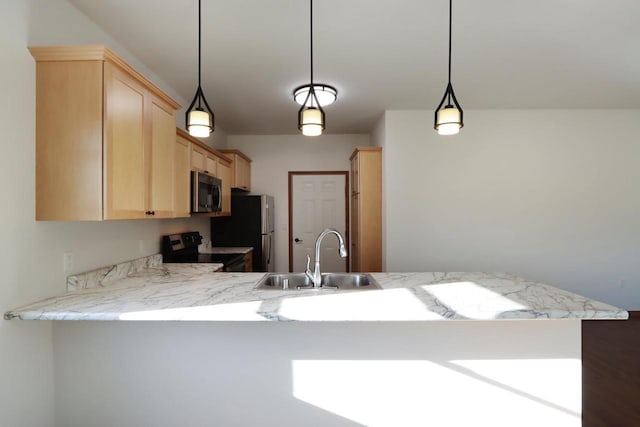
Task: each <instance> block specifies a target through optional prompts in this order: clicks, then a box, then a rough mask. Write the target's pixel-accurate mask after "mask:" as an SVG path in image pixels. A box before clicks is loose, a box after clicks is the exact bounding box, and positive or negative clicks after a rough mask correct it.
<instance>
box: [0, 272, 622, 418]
mask: <svg viewBox="0 0 640 427" xmlns="http://www.w3.org/2000/svg"><path fill="white" fill-rule="evenodd" d="M371 276H372V277H374V278H375V279H376V280H377V281H378V283H379V284H380V285H381V287H382V288H383V289H382V290H370V291H355V292H353V291H332V290H327V291H319V292H318V291H313V290H304V291H274V290H266V291H260V290H256V289H255V285H256V283H257V282H258V280H259V279H260V278H262V277H263V274H259V273H215V274H213V273H212V270H211V267H210V266H206V265H203V264H161V265H158V266H156V267H151V268H147V269H144V270H141V271H138V272H136V273H133V274H131V275H129V276H127V277H125V278H121V279H118V280H114V281H113V282H112V283H111V284H109V286H106V287H98V288H90V289H84V290H80V291H77V292H71V293H68V294H66V295H63V296H60V297H56V298H51V299H48V300H44V301H42V302H39V303H35V304H31V305H29V306H25V307H22V308H18V309H15V310H11V311H9V312H8V313H6V314H5V318H6V319H24V320H27V319H41V320H102V321H103V322H55V323H54V351H55V355H56V357H55V364H56V366H55V369H56V372H57V377H56V378H57V381H56V396H57V407H56V410H57V414H58V415H57V417H58V420H57V423H58V424H59V425H105V426H106V425H120V426H128V425H131V426H133V425H166V426H169V425H221V426H231V425H238V426H240V425H242V426H244V425H256V424H260V425H262V426H272V425H273V426H275V425H278V426H289V425H291V426H294V425H324V426H351V427H355V426H361V425H367V426H391V425H394V426H414V425H415V426H424V425H442V423H444V422H445V421H446V422H448V423H449V424H450V425H471V424H474V425H492V426H507V425H509V426H511V425H515V424H516V423H517V424H518V425H525V426H539V425H562V426H579V425H581V415H580V414H581V365H580V361H581V353H580V322H581V321H582V320H583V319H595V318H599V319H625V318H626V317H627V313H626V312H625V311H624V310H620V309H617V308H615V307H612V306H609V305H606V304H603V303H599V302H597V301H593V300H590V299H587V298H584V297H581V296H578V295H575V294H572V293H570V292H566V291H563V290H560V289H557V288H554V287H552V286H548V285H545V284H540V283H535V282H531V281H528V280H525V279H522V278H519V277H515V276H513V275H510V274H506V273H499V274H487V273H372V274H371ZM134 320H135V321H137V322H133V321H134ZM248 409H250V410H248Z"/></svg>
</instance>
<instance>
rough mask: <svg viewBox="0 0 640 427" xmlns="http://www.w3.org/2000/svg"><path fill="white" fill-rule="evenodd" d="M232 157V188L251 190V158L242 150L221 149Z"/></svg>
mask: <svg viewBox="0 0 640 427" xmlns="http://www.w3.org/2000/svg"><path fill="white" fill-rule="evenodd" d="M220 152H222V153H223V154H224V155H226V156H227V157H230V158H231V174H232V179H231V188H237V189H240V190H244V191H251V159H250V158H249V157H247V155H246V154H244V153H243V152H242V151H240V150H220Z"/></svg>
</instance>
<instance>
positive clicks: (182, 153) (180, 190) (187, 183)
mask: <svg viewBox="0 0 640 427" xmlns="http://www.w3.org/2000/svg"><path fill="white" fill-rule="evenodd" d="M175 148H176V152H175V163H174V164H175V167H174V172H175V175H174V177H173V179H174V183H175V186H174V198H173V200H174V205H173V210H174V212H175V216H176V217H188V216H191V175H190V173H191V142H190V141H189V140H188V139H186V138H185V137H184V136H182V135H180V133H179V132H177V133H176V146H175Z"/></svg>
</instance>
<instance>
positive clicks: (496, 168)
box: [383, 110, 640, 309]
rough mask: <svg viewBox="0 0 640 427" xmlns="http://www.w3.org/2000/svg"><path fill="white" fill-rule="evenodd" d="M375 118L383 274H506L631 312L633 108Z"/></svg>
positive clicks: (637, 116)
mask: <svg viewBox="0 0 640 427" xmlns="http://www.w3.org/2000/svg"><path fill="white" fill-rule="evenodd" d="M432 120H433V113H432V112H431V111H388V112H387V113H386V116H385V137H384V140H385V141H384V147H385V149H384V152H383V155H384V158H385V164H386V174H385V177H384V181H385V192H386V198H387V208H386V217H385V221H386V231H387V232H386V241H385V246H386V262H387V269H388V270H389V271H472V270H475V271H509V272H512V273H515V274H518V275H521V276H524V277H526V278H529V279H534V280H537V281H542V282H546V283H549V284H552V285H555V286H558V287H561V288H564V289H567V290H570V291H573V292H576V293H579V294H583V295H586V296H590V297H593V298H596V299H598V300H601V301H604V302H608V303H611V304H614V305H618V306H620V307H623V308H626V309H640V269H638V265H639V263H640V239H639V238H638V236H639V235H640V192H639V190H638V188H639V184H640V167H638V159H640V143H639V141H640V111H638V110H616V111H612V110H608V111H599V110H558V111H552V110H510V111H499V110H490V111H486V110H485V111H467V112H465V127H464V129H463V130H462V132H461V133H460V134H459V135H456V136H453V137H448V138H445V137H439V136H438V135H437V134H436V133H435V132H434V131H433V130H432V126H431V123H432Z"/></svg>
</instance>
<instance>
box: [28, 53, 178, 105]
mask: <svg viewBox="0 0 640 427" xmlns="http://www.w3.org/2000/svg"><path fill="white" fill-rule="evenodd" d="M28 49H29V52H31V56H33V58H34V59H35V60H36V62H56V61H57V62H59V61H108V62H111V63H113V64H115V65H117V66H118V67H120V68H121V69H122V70H124V71H125V72H127V73H128V74H130V75H132V76H133V77H135V78H136V79H137V80H139V81H140V82H142V83H143V84H144V85H145V86H147V88H148V89H149V90H150V91H151V92H153V93H154V94H155V95H156V96H158V97H160V98H161V99H162V100H163V101H165V102H166V103H167V104H169V105H170V106H171V107H173V108H175V109H176V110H177V109H179V108H180V107H181V106H180V104H178V103H177V102H176V101H174V100H173V99H172V98H171V97H169V96H168V95H167V94H166V93H164V92H163V91H162V90H161V89H160V88H159V87H157V86H156V85H155V84H153V83H152V82H151V80H149V79H148V78H146V77H145V76H143V75H142V74H140V73H139V72H138V71H136V70H135V68H133V67H132V66H131V65H129V64H127V63H126V62H125V61H124V60H123V59H122V58H120V57H119V56H118V55H116V53H115V52H114V51H113V50H111V49H109V48H108V47H107V46H104V45H79V46H29V48H28Z"/></svg>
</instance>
